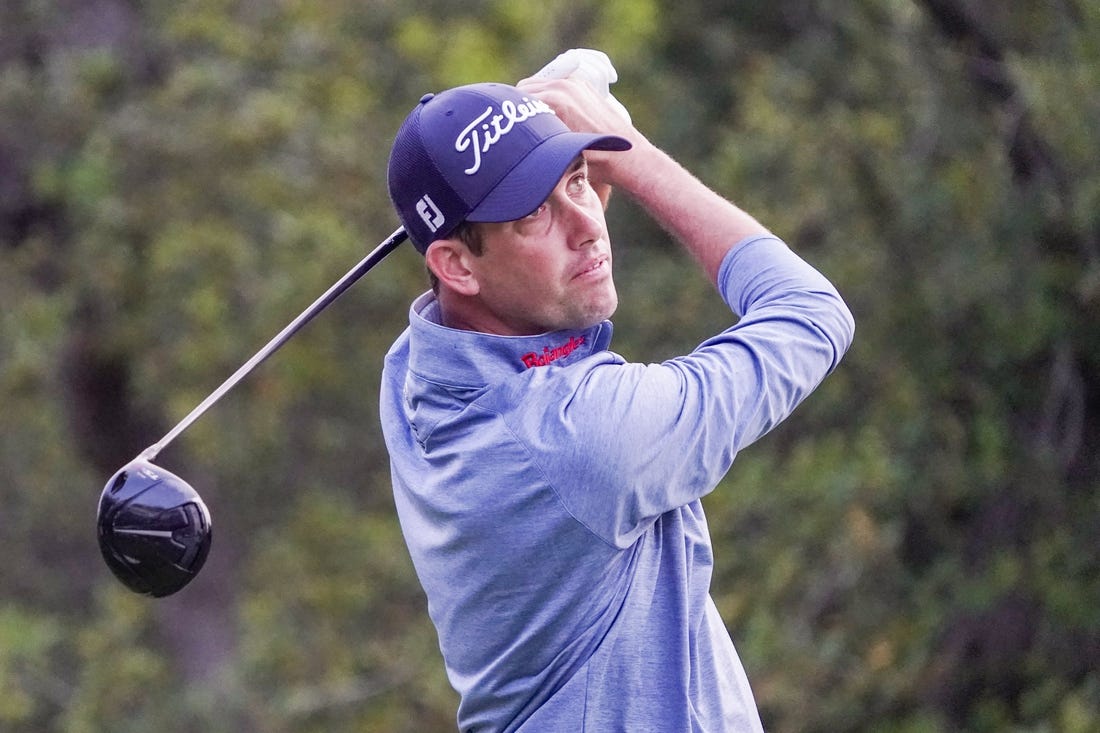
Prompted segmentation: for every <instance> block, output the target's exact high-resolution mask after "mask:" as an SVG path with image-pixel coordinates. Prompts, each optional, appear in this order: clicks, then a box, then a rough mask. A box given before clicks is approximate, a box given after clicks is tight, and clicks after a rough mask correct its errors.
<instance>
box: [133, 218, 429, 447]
mask: <svg viewBox="0 0 1100 733" xmlns="http://www.w3.org/2000/svg"><path fill="white" fill-rule="evenodd" d="M407 238H408V233H407V232H406V231H405V230H404V228H398V229H397V230H396V231H395V232H394V233H393V234H391V235H390V236H389V237H388V238H386V240H385V241H383V242H382V243H381V244H379V245H378V246H377V247H375V248H374V250H373V251H372V252H371V253H370V254H368V255H367V256H366V257H364V258H363V259H362V260H361V261H360V262H359V264H357V265H356V266H355V267H353V268H351V269H350V270H348V272H347V274H346V275H344V276H343V277H342V278H340V279H339V280H338V281H337V282H336V284H334V285H333V286H332V287H331V288H329V289H328V290H326V291H325V293H324V294H323V295H322V296H321V297H319V298H318V299H317V300H315V301H313V304H312V305H310V306H309V307H308V308H306V309H305V310H304V311H302V313H301V315H299V316H298V317H297V318H295V319H294V320H293V321H291V322H290V324H289V325H287V327H286V328H284V329H283V330H282V331H280V332H279V333H278V335H276V336H275V338H273V339H271V340H270V341H268V342H267V345H266V346H264V347H263V348H262V349H260V350H259V351H257V352H256V354H255V355H254V356H253V357H252V358H251V359H249V360H248V361H246V362H245V363H244V364H243V365H241V368H240V369H238V370H237V371H236V372H234V373H233V375H232V376H231V377H229V379H227V380H225V381H224V382H223V383H222V385H221V386H220V387H218V388H217V389H216V390H214V391H213V392H211V393H210V396H209V397H207V398H206V399H205V400H203V401H202V402H201V403H200V404H199V405H198V407H196V408H195V409H193V410H191V412H190V413H189V414H188V415H187V417H185V418H183V419H182V420H180V421H179V424H178V425H176V427H174V428H172V429H171V430H169V431H168V434H167V435H165V436H164V437H163V438H161V439H160V440H158V441H157V442H156V443H154V444H153V445H151V446H149V447H148V448H146V449H145V450H144V451H142V452H141V454H140V455H139V456H138V458H143V459H145V460H149V461H151V460H153V459H154V458H156V457H157V454H158V453H160V452H161V450H163V449H164V448H165V447H166V446H167V445H168V444H169V443H171V442H172V441H173V440H175V439H176V437H177V436H178V435H179V434H180V433H182V432H183V431H184V430H186V429H187V428H188V427H190V425H191V423H193V422H195V421H196V420H198V419H199V417H201V416H202V414H203V413H204V412H206V411H207V410H208V409H209V408H210V406H211V405H213V404H214V403H215V402H217V401H218V400H219V399H221V398H222V396H223V395H224V394H225V393H226V392H228V391H229V390H231V389H233V387H234V386H236V384H237V382H239V381H241V380H242V379H244V378H245V377H246V376H247V375H248V374H249V372H251V371H252V370H253V369H255V368H256V367H257V366H259V365H260V364H261V363H262V362H263V361H264V360H265V359H267V357H269V356H271V355H272V354H274V353H275V352H276V351H277V350H278V349H279V347H281V346H282V345H283V344H285V343H286V342H287V341H289V340H290V339H291V337H293V336H294V334H296V333H297V332H298V331H299V330H300V329H301V328H302V327H303V326H305V325H306V324H307V323H309V322H310V321H311V320H313V317H314V316H316V315H317V314H318V313H320V312H321V311H323V310H324V309H325V308H327V307H328V305H329V304H330V303H332V301H334V300H336V299H337V298H339V297H340V295H341V294H343V292H344V291H345V290H347V289H348V288H350V287H351V286H352V285H353V284H354V283H355V281H356V280H358V279H359V278H361V277H362V276H363V275H365V274H366V273H367V272H368V271H369V270H370V269H371V268H372V267H374V266H375V265H377V264H378V263H379V262H381V261H382V259H383V258H385V256H386V255H388V254H389V253H390V252H392V251H393V250H395V249H397V246H398V245H399V244H401V243H402V242H404V241H405V240H406V239H407Z"/></svg>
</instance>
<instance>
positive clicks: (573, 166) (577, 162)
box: [565, 153, 588, 173]
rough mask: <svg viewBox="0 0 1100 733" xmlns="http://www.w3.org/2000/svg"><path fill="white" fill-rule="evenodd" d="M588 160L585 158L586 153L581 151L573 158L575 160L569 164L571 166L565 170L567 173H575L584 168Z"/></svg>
mask: <svg viewBox="0 0 1100 733" xmlns="http://www.w3.org/2000/svg"><path fill="white" fill-rule="evenodd" d="M587 162H588V161H586V160H585V159H584V153H581V154H580V155H578V156H577V157H576V158H574V159H573V162H572V163H570V164H569V167H568V168H566V169H565V172H566V173H574V172H576V171H577V170H579V169H581V168H583V167H584V166H585V164H586V163H587Z"/></svg>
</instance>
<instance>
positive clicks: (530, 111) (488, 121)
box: [455, 97, 554, 176]
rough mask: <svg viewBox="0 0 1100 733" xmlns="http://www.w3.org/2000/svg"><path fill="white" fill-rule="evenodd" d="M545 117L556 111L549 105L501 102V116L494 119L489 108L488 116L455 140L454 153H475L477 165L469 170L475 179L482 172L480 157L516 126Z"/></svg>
mask: <svg viewBox="0 0 1100 733" xmlns="http://www.w3.org/2000/svg"><path fill="white" fill-rule="evenodd" d="M544 114H550V115H552V114H554V110H552V109H551V108H550V105H548V104H546V102H542V101H540V100H538V99H530V98H528V97H524V98H523V102H521V103H520V104H516V103H515V102H513V101H512V100H510V99H508V100H505V101H503V102H501V104H500V113H499V114H495V115H494V114H493V107H492V106H491V105H490V106H489V107H487V108H486V109H485V112H484V113H483V114H482V115H481V116H480V117H478V118H477V119H476V120H474V121H473V122H471V123H470V124H469V125H468V126H467V127H466V129H465V130H463V131H462V132H460V133H459V134H458V138H457V139H456V140H455V150H457V151H458V152H460V153H464V152H466V151H467V150H472V151H473V153H474V164H473V165H471V166H470V167H469V168H467V169H466V171H465V172H466V175H468V176H472V175H474V174H475V173H477V172H478V171H479V170H481V156H482V155H484V154H485V153H487V152H489V148H491V147H493V146H494V145H496V144H497V143H498V142H500V139H501V138H502V137H504V136H505V135H507V134H508V133H509V132H511V131H512V129H513V128H514V127H515V126H516V124H517V123H519V122H526V121H527V120H529V119H531V118H532V117H534V116H535V115H544ZM490 115H491V117H490Z"/></svg>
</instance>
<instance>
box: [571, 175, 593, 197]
mask: <svg viewBox="0 0 1100 733" xmlns="http://www.w3.org/2000/svg"><path fill="white" fill-rule="evenodd" d="M569 184H570V185H571V186H572V187H573V190H574V191H575V192H578V193H579V192H582V191H584V190H585V189H587V188H588V174H587V173H580V174H578V175H576V176H574V177H573V178H572V179H570V181H569Z"/></svg>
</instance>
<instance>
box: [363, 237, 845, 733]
mask: <svg viewBox="0 0 1100 733" xmlns="http://www.w3.org/2000/svg"><path fill="white" fill-rule="evenodd" d="M718 285H719V291H720V292H721V294H722V296H723V298H724V299H725V301H726V303H727V304H728V305H729V306H730V308H731V311H732V313H733V314H734V315H736V316H740V318H739V319H737V318H733V317H732V316H731V322H732V321H736V323H734V324H733V325H731V326H730V327H729V328H728V329H726V330H725V331H723V332H721V333H719V334H717V335H715V336H714V337H712V338H710V339H707V340H706V341H705V342H704V343H702V344H701V345H700V346H699V347H698V348H696V349H695V350H694V351H692V352H691V353H690V354H687V355H685V356H681V357H677V358H674V359H671V360H669V361H666V362H663V363H660V364H641V363H631V362H627V361H626V360H625V359H623V358H622V357H621V356H619V355H618V354H616V353H614V352H612V351H609V350H608V347H609V345H610V341H611V324H610V323H609V322H604V323H600V324H598V325H596V326H593V327H591V328H588V329H585V330H579V331H562V332H555V333H547V334H542V335H538V336H522V337H514V336H513V337H506V336H494V335H488V334H482V333H475V332H470V331H461V330H455V329H450V328H446V327H444V326H442V325H440V323H439V318H438V315H439V312H438V304H437V303H436V301H435V299H434V297H433V296H432V295H431V294H430V293H427V294H425V295H424V296H421V297H420V298H418V299H417V300H416V301H415V302H414V303H413V306H412V309H411V311H410V316H409V328H408V329H407V330H406V331H405V332H404V333H403V334H402V335H401V336H400V338H399V339H398V340H397V342H396V343H395V344H394V345H393V348H392V349H391V350H390V352H389V354H388V355H387V357H386V361H385V368H384V372H383V377H382V382H383V383H382V398H381V418H382V427H383V432H384V434H385V439H386V446H387V448H388V450H389V455H390V462H391V470H392V476H393V492H394V501H395V504H396V509H397V513H398V517H399V519H400V522H401V527H402V531H403V533H404V536H405V540H406V542H407V544H408V548H409V552H410V554H411V556H412V561H413V564H414V566H415V568H416V572H417V574H418V577H419V579H420V582H421V584H422V586H423V588H424V591H425V593H426V595H427V599H428V613H429V615H430V616H431V619H432V621H433V623H434V624H435V627H436V630H437V632H438V635H439V645H440V650H441V651H442V654H443V659H444V662H445V664H446V668H447V675H448V678H449V680H450V682H451V684H452V685H453V686H454V688H455V690H457V691H458V693H459V695H460V696H461V702H460V704H459V709H458V729H459V730H460V731H462V733H490V732H492V733H497V732H502V733H503V732H511V731H530V732H532V733H534V732H538V733H547V732H550V733H554V732H557V731H560V732H562V733H580V732H582V731H583V732H585V733H603V732H605V731H606V732H611V731H629V732H631V733H634V732H638V731H655V732H656V731H660V733H678V732H680V731H683V732H684V733H687V732H689V731H692V732H706V733H719V732H722V733H732V732H737V733H741V732H742V731H743V732H746V733H748V732H750V731H752V732H756V733H759V732H760V731H761V730H762V727H761V723H760V717H759V714H758V712H757V709H756V704H755V702H754V700H753V696H752V692H751V690H750V687H749V683H748V680H747V678H746V675H745V671H744V669H743V668H742V666H741V662H740V660H739V659H738V657H737V653H736V651H735V650H734V646H733V643H732V641H731V640H730V636H729V633H728V631H727V630H726V628H725V626H724V624H723V622H722V619H721V618H720V617H719V615H718V612H717V610H716V609H715V606H714V602H713V601H712V600H711V597H710V582H711V570H712V566H713V556H712V551H711V542H710V536H709V532H708V529H707V523H706V517H705V516H704V514H703V509H702V506H701V504H700V501H699V500H700V498H701V497H703V496H705V495H706V494H708V493H709V492H710V491H712V490H713V489H714V488H715V486H716V485H717V484H718V482H719V481H720V480H721V479H722V477H723V476H724V475H725V474H726V472H727V471H729V469H730V467H731V465H732V463H733V460H734V457H735V455H736V454H737V452H738V451H739V450H741V449H742V448H744V447H745V446H747V445H749V444H750V443H752V442H753V441H754V440H756V439H757V438H759V437H760V436H762V435H764V434H765V433H766V432H768V430H770V429H771V428H772V427H774V426H775V425H776V424H777V423H779V421H781V420H782V419H784V418H785V417H786V416H787V415H788V414H790V413H791V411H792V410H793V409H794V408H795V406H796V405H798V403H799V402H800V401H801V400H802V399H803V398H805V397H806V395H808V394H809V393H810V392H811V391H812V390H813V389H814V388H815V387H816V386H817V385H818V384H819V383H820V382H821V380H822V379H823V378H824V377H825V376H826V375H827V374H828V373H829V372H830V371H831V370H832V369H833V368H834V367H835V366H836V365H837V363H838V362H839V360H840V358H841V356H842V355H843V353H844V352H845V351H846V349H847V348H848V345H849V344H850V342H851V339H852V335H853V328H854V326H853V320H852V316H851V313H850V312H849V310H848V308H847V307H846V306H845V304H844V302H843V301H842V300H841V298H840V296H839V295H838V294H837V292H836V290H835V288H834V287H833V286H832V285H831V284H830V283H829V282H828V281H827V280H826V279H825V278H824V277H822V276H821V275H820V274H819V273H818V272H817V271H816V270H814V269H813V268H812V267H810V266H809V265H808V264H807V263H806V262H804V261H803V260H802V259H800V258H799V257H797V256H796V255H795V254H793V253H792V252H791V251H790V250H789V249H788V248H787V247H786V245H785V244H783V243H782V242H780V241H779V240H777V239H775V238H773V237H759V238H754V239H751V240H748V241H746V242H743V243H741V244H739V245H738V246H736V247H734V248H733V249H732V250H731V251H730V253H729V254H728V255H727V256H726V258H725V260H724V261H723V264H722V267H721V270H720V272H719V276H718Z"/></svg>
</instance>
